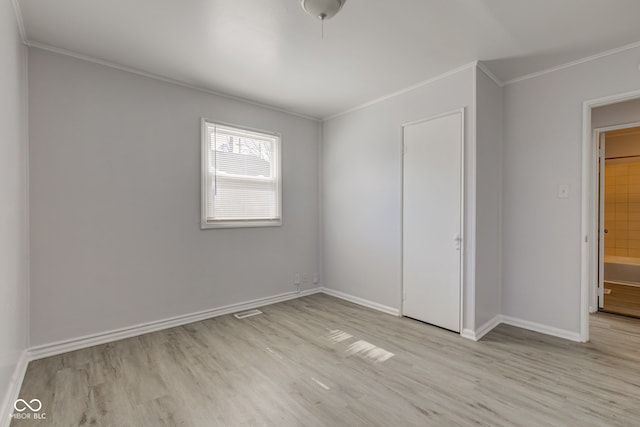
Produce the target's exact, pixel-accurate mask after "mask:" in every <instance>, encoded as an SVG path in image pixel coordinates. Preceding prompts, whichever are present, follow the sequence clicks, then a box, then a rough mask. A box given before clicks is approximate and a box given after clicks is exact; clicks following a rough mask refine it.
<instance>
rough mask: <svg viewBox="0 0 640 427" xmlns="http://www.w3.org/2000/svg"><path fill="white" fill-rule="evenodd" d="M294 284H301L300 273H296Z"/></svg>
mask: <svg viewBox="0 0 640 427" xmlns="http://www.w3.org/2000/svg"><path fill="white" fill-rule="evenodd" d="M293 284H294V285H299V284H300V273H296V274H294V275H293Z"/></svg>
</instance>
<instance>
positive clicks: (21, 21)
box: [11, 0, 28, 45]
mask: <svg viewBox="0 0 640 427" xmlns="http://www.w3.org/2000/svg"><path fill="white" fill-rule="evenodd" d="M11 4H12V5H13V12H14V13H15V15H16V21H17V23H18V31H19V32H20V39H21V40H22V44H25V45H28V41H27V31H26V30H25V28H24V19H22V9H20V3H19V2H18V0H11Z"/></svg>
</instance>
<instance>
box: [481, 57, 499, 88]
mask: <svg viewBox="0 0 640 427" xmlns="http://www.w3.org/2000/svg"><path fill="white" fill-rule="evenodd" d="M478 68H479V69H480V71H482V72H483V73H484V75H485V76H487V77H489V78H490V79H491V80H493V82H494V83H495V84H497V85H498V87H503V86H504V82H503V81H502V80H500V79H499V78H498V76H496V75H495V74H493V72H492V71H491V70H490V69H489V68H488V67H487V66H486V65H485V64H484V63H483V62H482V61H478Z"/></svg>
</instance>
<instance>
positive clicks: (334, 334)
mask: <svg viewBox="0 0 640 427" xmlns="http://www.w3.org/2000/svg"><path fill="white" fill-rule="evenodd" d="M352 337H353V335H349V334H348V333H346V332H343V331H340V330H332V331H331V333H330V334H329V336H328V339H329V341H331V342H333V343H336V342H342V341H346V340H348V339H349V338H352Z"/></svg>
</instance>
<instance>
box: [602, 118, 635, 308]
mask: <svg viewBox="0 0 640 427" xmlns="http://www.w3.org/2000/svg"><path fill="white" fill-rule="evenodd" d="M596 137H597V141H598V157H599V162H598V169H599V170H598V178H599V179H598V183H599V186H598V188H599V190H598V195H599V197H598V201H599V209H598V211H599V220H598V223H599V230H600V232H599V242H598V246H599V251H598V252H599V257H598V295H597V298H598V309H599V310H600V311H604V312H608V313H613V314H619V315H624V316H631V317H639V318H640V126H635V125H621V126H614V127H610V128H605V129H597V130H596Z"/></svg>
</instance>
